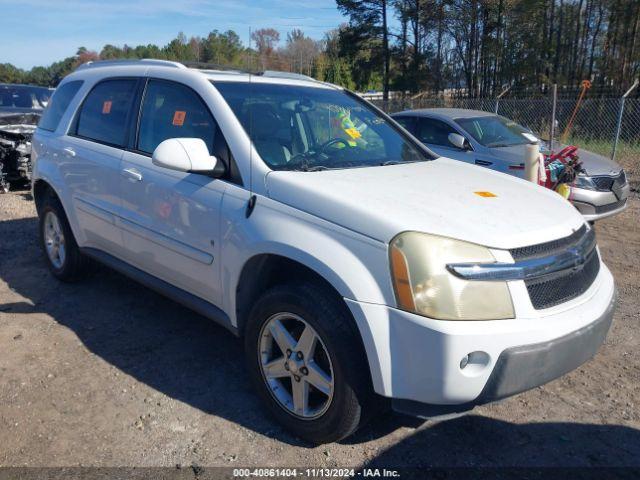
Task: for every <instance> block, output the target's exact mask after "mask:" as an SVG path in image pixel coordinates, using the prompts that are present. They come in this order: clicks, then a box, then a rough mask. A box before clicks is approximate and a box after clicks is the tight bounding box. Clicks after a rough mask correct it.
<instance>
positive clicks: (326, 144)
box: [320, 137, 351, 153]
mask: <svg viewBox="0 0 640 480" xmlns="http://www.w3.org/2000/svg"><path fill="white" fill-rule="evenodd" d="M340 143H341V144H343V145H344V146H345V147H350V146H351V145H350V144H349V142H348V141H347V140H345V139H344V138H340V137H336V138H332V139H331V140H329V141H328V142H324V143H323V144H322V145H321V146H320V152H321V153H324V151H325V150H326V149H327V148H329V147H332V146H334V145H338V144H340Z"/></svg>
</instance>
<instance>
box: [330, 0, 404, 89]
mask: <svg viewBox="0 0 640 480" xmlns="http://www.w3.org/2000/svg"><path fill="white" fill-rule="evenodd" d="M336 3H337V5H338V9H339V10H340V11H341V12H342V13H343V14H345V15H347V16H349V28H347V29H343V32H344V33H345V35H344V36H343V39H344V43H343V45H344V46H345V47H347V46H348V45H349V44H348V43H346V42H349V41H352V42H355V43H352V44H351V45H349V49H351V51H352V52H353V49H358V48H363V49H369V50H370V55H369V57H370V59H372V60H373V62H371V63H373V64H376V63H378V61H380V60H381V62H380V63H381V66H382V88H383V98H384V99H385V101H386V100H388V99H389V84H390V79H389V72H390V67H391V52H390V49H389V27H388V22H387V19H388V7H389V3H388V1H387V0H336ZM345 50H347V49H346V48H345Z"/></svg>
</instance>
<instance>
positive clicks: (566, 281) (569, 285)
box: [525, 248, 600, 310]
mask: <svg viewBox="0 0 640 480" xmlns="http://www.w3.org/2000/svg"><path fill="white" fill-rule="evenodd" d="M599 271H600V258H599V257H598V252H597V250H596V249H595V248H594V249H593V250H592V252H591V254H590V256H589V258H588V259H587V261H586V262H585V263H584V265H583V267H582V268H581V269H579V270H575V271H574V270H569V271H568V272H561V273H559V274H557V275H554V276H553V278H549V279H546V278H545V277H542V278H539V279H535V280H527V281H526V282H525V284H526V285H527V291H528V292H529V297H530V298H531V303H532V304H533V308H535V309H536V310H540V309H543V308H550V307H553V306H555V305H559V304H561V303H564V302H568V301H569V300H573V299H574V298H577V297H579V296H580V295H582V294H583V293H584V292H586V291H587V289H588V288H589V287H590V286H591V284H593V282H594V280H595V279H596V277H597V276H598V272H599Z"/></svg>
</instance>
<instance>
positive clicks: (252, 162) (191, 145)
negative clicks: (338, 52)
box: [33, 60, 615, 442]
mask: <svg viewBox="0 0 640 480" xmlns="http://www.w3.org/2000/svg"><path fill="white" fill-rule="evenodd" d="M33 147H34V157H35V166H34V174H33V178H34V180H33V194H34V197H35V201H36V206H37V210H38V214H39V217H40V233H41V237H42V246H43V248H44V251H45V252H46V258H47V261H48V264H49V268H50V269H51V271H52V273H53V274H54V275H55V276H56V277H57V278H59V279H60V280H64V281H68V280H76V279H78V278H81V274H82V273H83V271H84V270H85V269H86V264H87V259H95V260H98V261H99V262H102V263H104V264H107V265H108V266H110V267H112V268H114V269H116V270H119V271H120V272H122V273H124V274H126V275H128V276H130V277H132V278H134V279H136V280H138V281H140V282H142V283H144V284H145V285H148V286H149V287H151V288H153V289H156V290H158V291H160V292H162V293H164V294H166V295H168V296H169V297H171V298H173V299H174V300H176V301H178V302H181V303H183V304H185V305H187V306H189V307H191V308H192V309H193V310H195V311H197V312H199V313H200V314H202V315H205V316H207V317H209V318H211V319H213V320H215V321H216V322H219V323H220V324H221V325H223V326H225V327H226V328H228V329H229V330H231V331H232V332H233V333H234V334H236V335H239V336H242V337H244V341H245V350H246V362H247V371H248V373H249V376H250V377H251V379H252V381H253V383H254V384H255V387H256V389H257V391H258V392H259V394H260V395H261V397H262V398H263V399H264V401H265V403H266V405H267V406H268V408H269V410H270V411H271V412H272V413H273V414H274V415H275V416H276V417H277V418H278V419H279V421H280V422H282V423H283V424H284V425H286V426H287V427H288V428H289V429H291V430H292V431H293V432H294V433H296V434H297V435H299V436H300V437H303V438H305V439H308V440H310V441H313V442H329V441H334V440H337V439H340V438H343V437H345V436H347V435H349V434H351V433H352V432H353V431H354V430H355V429H356V428H357V427H358V425H360V424H361V423H362V422H363V421H364V420H365V419H366V418H368V417H370V416H371V414H372V412H375V411H377V407H379V406H380V405H383V406H384V405H385V404H387V403H391V406H392V407H393V408H394V409H395V410H398V411H402V412H405V413H410V414H414V415H418V416H422V417H432V416H438V415H443V414H450V413H458V412H462V411H465V410H468V409H471V408H473V406H475V405H478V404H481V403H486V402H490V401H493V400H497V399H500V398H504V397H506V396H509V395H513V394H515V393H518V392H522V391H524V390H527V389H530V388H532V387H534V386H537V385H541V384H543V383H545V382H547V381H549V380H551V379H553V378H556V377H558V376H559V375H562V374H564V373H566V372H568V371H570V370H572V369H574V368H576V367H577V366H578V365H580V364H582V363H583V362H585V361H586V360H587V359H589V358H591V357H592V356H593V355H594V353H595V352H596V350H597V349H598V347H599V345H600V344H601V343H602V341H603V340H604V338H605V336H606V333H607V331H608V329H609V326H610V324H611V322H612V317H613V310H614V297H615V295H614V293H615V292H614V283H613V278H612V276H611V273H610V272H609V270H608V269H607V268H606V267H605V265H604V264H603V263H602V261H601V260H600V255H599V252H598V249H597V246H596V243H595V235H594V231H593V230H592V229H591V228H590V227H589V225H587V224H585V222H584V220H583V218H582V217H581V215H580V214H579V213H578V212H577V211H576V210H575V209H574V208H573V207H572V206H571V205H570V204H569V203H568V202H566V201H564V200H563V199H562V198H561V197H560V196H558V195H557V194H556V193H554V192H551V191H548V190H546V189H544V188H541V187H538V186H536V185H533V184H530V183H527V182H525V181H523V180H520V179H517V178H512V177H509V176H507V175H504V174H501V173H497V172H492V171H489V170H486V169H483V168H480V167H476V166H472V165H466V164H463V163H461V162H457V161H453V160H449V159H447V158H436V156H435V155H434V154H433V153H432V152H431V151H429V150H428V149H427V148H426V147H424V146H422V145H421V144H420V142H418V141H417V140H416V139H415V138H413V137H412V136H411V135H410V134H408V133H407V132H406V131H405V130H403V129H402V128H401V127H400V126H399V125H398V124H397V123H395V122H394V121H393V120H392V119H391V118H389V117H388V116H386V115H385V114H383V113H382V112H380V111H379V110H377V109H376V108H375V107H373V106H371V105H370V104H368V103H367V102H365V101H363V100H361V99H360V98H359V97H357V96H356V95H354V94H352V93H350V92H348V91H345V90H343V89H341V88H339V87H336V86H333V85H329V84H326V83H321V82H317V81H314V80H313V79H310V78H306V77H302V76H296V75H292V74H283V73H277V72H264V73H262V74H253V75H252V74H248V73H242V72H225V71H212V70H195V69H190V68H186V67H185V66H184V65H181V64H177V63H172V62H166V61H157V60H143V61H135V62H131V61H128V62H98V63H93V64H89V65H88V66H85V67H82V68H80V69H78V70H77V71H76V72H74V73H73V74H71V75H69V76H68V77H67V78H65V79H64V80H63V81H62V83H61V84H60V86H59V87H58V89H57V90H56V92H55V94H54V96H53V99H52V101H51V104H50V105H49V107H48V109H47V111H46V112H45V113H44V115H43V118H42V120H41V123H40V125H39V128H38V130H37V132H36V135H35V137H34V145H33ZM88 321H89V319H88ZM212 368H214V366H213V365H212ZM384 398H386V399H391V401H390V402H384V401H382V400H383V399H384Z"/></svg>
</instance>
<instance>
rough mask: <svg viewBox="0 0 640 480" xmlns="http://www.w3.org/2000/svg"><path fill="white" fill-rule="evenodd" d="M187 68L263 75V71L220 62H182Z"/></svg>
mask: <svg viewBox="0 0 640 480" xmlns="http://www.w3.org/2000/svg"><path fill="white" fill-rule="evenodd" d="M180 63H181V64H182V65H184V66H185V67H187V68H194V69H196V70H202V71H205V72H206V71H210V72H229V73H250V74H252V75H262V72H260V71H257V70H248V69H246V68H241V67H234V66H231V65H222V64H220V63H207V62H180Z"/></svg>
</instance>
